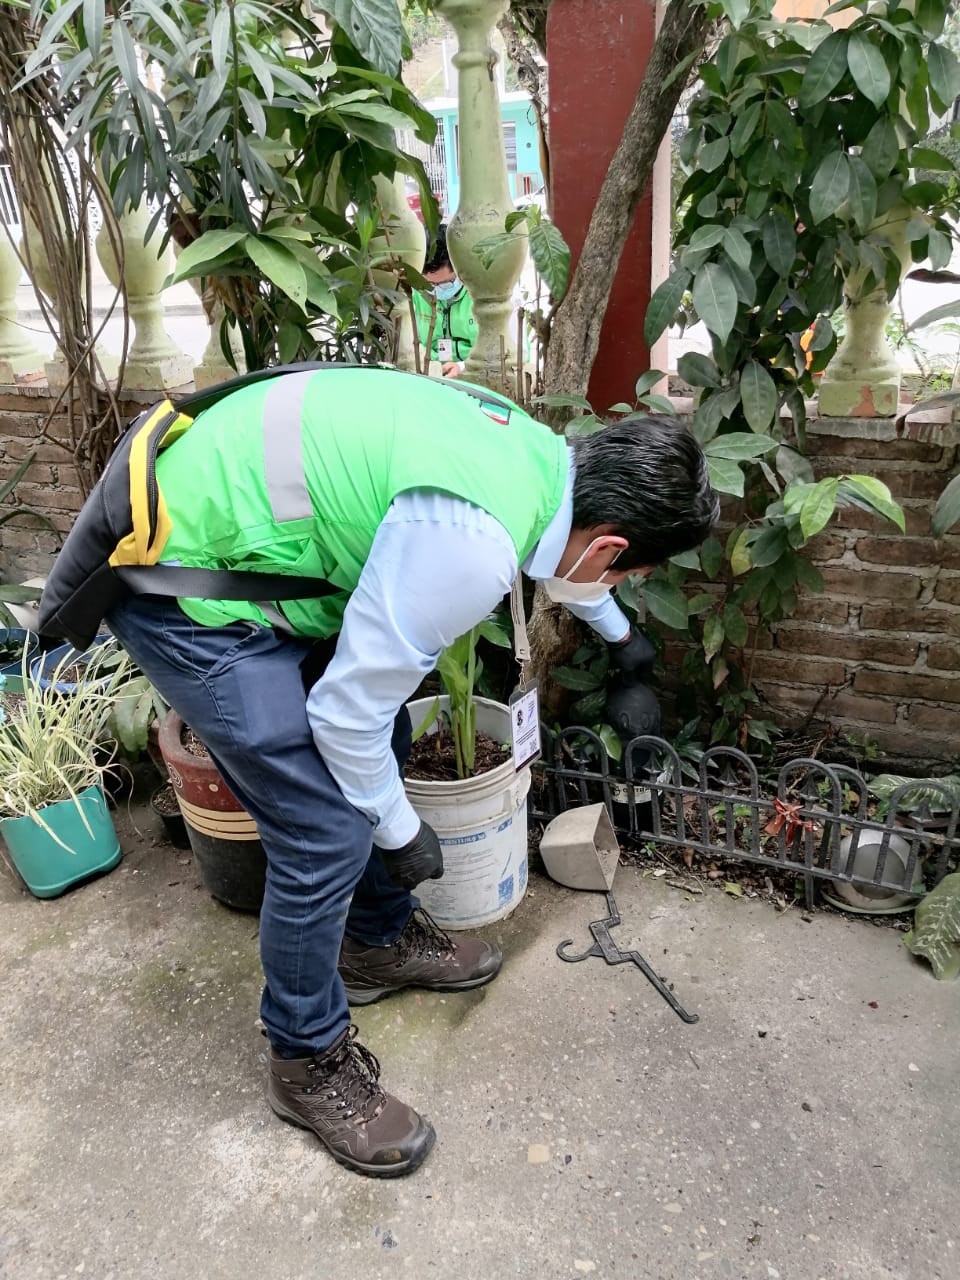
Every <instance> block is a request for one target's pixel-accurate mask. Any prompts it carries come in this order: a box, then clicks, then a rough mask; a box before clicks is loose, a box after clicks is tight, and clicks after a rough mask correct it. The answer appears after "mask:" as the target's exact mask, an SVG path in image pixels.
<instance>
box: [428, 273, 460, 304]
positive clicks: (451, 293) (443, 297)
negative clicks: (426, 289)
mask: <svg viewBox="0 0 960 1280" xmlns="http://www.w3.org/2000/svg"><path fill="white" fill-rule="evenodd" d="M462 287H463V286H462V285H461V283H460V280H459V277H457V276H454V277H453V279H452V280H444V282H443V284H435V285H434V286H433V295H434V297H435V298H436V300H437V301H438V302H450V301H451V300H452V299H453V298H455V297H456V296H457V294H458V293H459V292H460V290H461V288H462Z"/></svg>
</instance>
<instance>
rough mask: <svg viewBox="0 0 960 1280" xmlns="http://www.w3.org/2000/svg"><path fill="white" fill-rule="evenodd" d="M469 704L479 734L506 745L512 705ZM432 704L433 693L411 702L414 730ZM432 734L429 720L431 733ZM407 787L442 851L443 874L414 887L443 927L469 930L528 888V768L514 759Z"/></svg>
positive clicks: (499, 913) (508, 907)
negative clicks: (471, 775)
mask: <svg viewBox="0 0 960 1280" xmlns="http://www.w3.org/2000/svg"><path fill="white" fill-rule="evenodd" d="M474 703H475V704H476V715H477V730H478V732H480V733H487V734H489V735H490V737H491V738H495V739H496V740H497V741H498V742H509V741H510V710H509V708H508V707H505V706H503V704H502V703H499V702H491V701H490V699H489V698H474ZM432 705H433V699H431V698H419V699H417V701H416V702H411V703H409V704H408V710H409V712H410V719H411V720H412V721H413V727H414V729H416V728H417V727H418V726H419V725H420V724H422V722H423V719H424V717H425V716H426V715H427V713H428V712H429V710H430V707H431V706H432ZM440 707H441V710H444V711H446V710H447V709H448V707H449V700H448V699H447V698H445V697H444V698H441V699H440ZM436 731H437V727H436V724H433V725H431V726H430V729H429V730H428V733H430V734H434V733H436ZM405 785H406V790H407V796H408V797H409V799H410V803H411V804H412V805H413V807H414V809H416V811H417V813H418V814H419V815H420V817H421V818H422V819H423V821H424V822H426V823H427V824H428V825H429V826H431V827H433V829H434V831H435V832H436V833H437V837H438V839H439V841H440V844H441V847H442V848H443V867H444V871H443V877H442V879H440V880H425V881H424V882H423V883H422V884H419V885H418V886H417V888H416V890H415V893H416V895H417V897H418V898H419V899H420V901H421V902H422V904H423V906H424V908H425V909H426V910H427V911H428V912H429V913H430V915H432V916H433V918H434V919H435V920H436V922H437V924H439V925H441V926H442V927H443V928H444V929H474V928H476V927H477V926H478V925H483V924H491V923H492V922H493V921H494V920H502V919H503V918H504V916H508V915H509V914H510V912H511V911H513V909H514V908H515V907H516V906H517V905H518V904H519V902H520V900H521V898H522V897H523V895H524V893H525V892H526V889H527V792H528V791H529V790H530V770H529V768H527V769H521V770H520V772H519V773H517V772H516V770H515V769H514V767H513V758H512V756H511V757H510V758H508V759H507V760H506V761H505V762H504V763H503V764H501V765H498V766H497V768H496V769H491V770H490V771H489V772H488V773H482V774H480V775H479V776H478V777H476V778H466V779H464V780H463V781H460V780H459V779H458V780H457V781H454V782H420V781H418V780H416V779H413V778H408V779H407V780H406V783H405Z"/></svg>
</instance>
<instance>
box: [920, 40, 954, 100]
mask: <svg viewBox="0 0 960 1280" xmlns="http://www.w3.org/2000/svg"><path fill="white" fill-rule="evenodd" d="M927 75H928V76H929V77H930V92H931V93H932V94H933V95H934V97H936V98H937V99H939V102H938V103H937V106H938V107H939V108H940V110H941V111H947V110H949V108H950V107H952V106H953V103H954V99H956V98H957V97H960V62H957V58H956V55H955V54H954V53H952V52H951V51H950V50H949V49H948V48H947V46H946V45H944V44H936V43H933V44H931V45H930V47H929V48H928V50H927Z"/></svg>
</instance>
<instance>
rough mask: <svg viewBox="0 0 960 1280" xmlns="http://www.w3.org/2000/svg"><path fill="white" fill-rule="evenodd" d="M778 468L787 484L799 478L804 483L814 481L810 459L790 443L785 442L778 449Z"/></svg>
mask: <svg viewBox="0 0 960 1280" xmlns="http://www.w3.org/2000/svg"><path fill="white" fill-rule="evenodd" d="M776 468H777V473H778V474H779V476H780V478H781V479H782V480H784V481H785V482H786V483H787V484H794V483H796V482H797V481H798V480H799V481H800V482H801V483H803V484H813V482H814V476H813V467H812V466H811V464H810V460H809V459H808V458H805V457H804V456H803V454H802V453H798V452H797V450H796V449H791V448H790V446H789V445H786V444H783V445H781V446H780V448H779V449H778V450H777V458H776Z"/></svg>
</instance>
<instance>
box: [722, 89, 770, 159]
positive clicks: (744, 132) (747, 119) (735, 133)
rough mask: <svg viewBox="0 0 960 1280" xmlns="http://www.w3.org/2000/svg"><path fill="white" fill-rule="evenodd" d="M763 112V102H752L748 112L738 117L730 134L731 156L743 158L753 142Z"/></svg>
mask: <svg viewBox="0 0 960 1280" xmlns="http://www.w3.org/2000/svg"><path fill="white" fill-rule="evenodd" d="M762 111H763V103H762V102H752V103H751V104H750V106H749V107H747V109H746V111H744V112H742V113H740V114H739V115H738V116H737V121H736V124H735V125H734V126H733V130H732V132H731V134H730V154H731V155H732V156H734V157H736V156H742V155H743V153H744V152H745V151H746V149H747V147H749V146H750V144H751V142H753V139H754V135H755V133H756V132H757V125H758V124H759V123H760V113H761V112H762Z"/></svg>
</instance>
